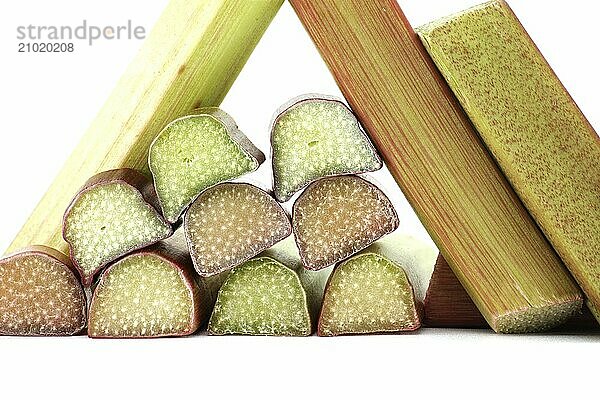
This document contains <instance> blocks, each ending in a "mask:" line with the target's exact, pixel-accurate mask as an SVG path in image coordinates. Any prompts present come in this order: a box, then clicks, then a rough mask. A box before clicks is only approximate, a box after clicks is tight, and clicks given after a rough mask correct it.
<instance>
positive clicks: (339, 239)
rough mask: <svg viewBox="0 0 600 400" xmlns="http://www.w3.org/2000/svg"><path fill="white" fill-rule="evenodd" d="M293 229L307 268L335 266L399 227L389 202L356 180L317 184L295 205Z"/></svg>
mask: <svg viewBox="0 0 600 400" xmlns="http://www.w3.org/2000/svg"><path fill="white" fill-rule="evenodd" d="M292 225H293V228H294V235H295V237H296V243H297V245H298V249H299V250H300V257H301V258H302V262H303V263H304V266H305V267H306V268H307V269H312V270H318V269H321V268H325V267H327V266H329V265H333V264H335V263H337V262H339V261H342V260H344V259H345V258H347V257H349V256H351V255H353V254H354V253H357V252H358V251H360V250H362V249H364V248H365V247H367V246H368V245H370V244H371V243H373V242H374V241H375V240H377V239H379V238H380V237H382V236H383V235H385V234H388V233H390V232H392V231H394V230H395V229H396V228H397V227H398V216H397V215H396V211H395V210H394V207H393V206H392V203H391V202H390V201H389V199H388V198H387V197H386V196H385V194H383V192H382V191H381V190H379V189H378V188H377V187H376V186H375V185H373V184H372V183H369V182H367V181H365V180H364V179H361V178H359V177H357V176H353V175H346V176H338V177H330V178H323V179H320V180H318V181H316V182H313V183H312V184H311V185H310V186H309V187H308V188H306V190H305V191H304V192H303V193H302V194H301V195H300V197H298V200H296V202H295V204H294V207H293V216H292Z"/></svg>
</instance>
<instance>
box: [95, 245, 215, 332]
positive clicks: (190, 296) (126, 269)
mask: <svg viewBox="0 0 600 400" xmlns="http://www.w3.org/2000/svg"><path fill="white" fill-rule="evenodd" d="M189 264H190V263H188V265H185V264H183V263H181V262H178V261H174V260H173V259H171V258H169V257H168V256H165V255H164V254H162V253H160V252H153V251H149V250H143V251H141V252H138V253H134V254H131V255H129V256H126V257H124V258H123V259H121V260H119V261H117V262H116V263H115V264H113V265H111V266H110V267H109V268H107V269H106V271H104V272H103V273H102V276H101V278H100V282H99V284H98V286H97V288H96V289H95V291H94V296H93V298H92V303H91V305H90V317H89V327H88V334H89V336H90V337H100V338H118V337H123V338H134V337H161V336H183V335H189V334H192V333H194V332H195V331H196V330H197V329H198V327H199V325H200V323H201V320H202V315H201V310H202V301H203V300H202V296H204V295H206V294H203V293H200V290H199V288H198V286H197V283H196V282H195V280H194V278H193V275H192V273H191V269H190V268H191V265H189Z"/></svg>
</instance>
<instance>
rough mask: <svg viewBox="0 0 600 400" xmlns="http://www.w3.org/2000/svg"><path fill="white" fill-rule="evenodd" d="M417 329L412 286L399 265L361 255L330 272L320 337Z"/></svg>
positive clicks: (367, 254) (417, 320) (417, 316)
mask: <svg viewBox="0 0 600 400" xmlns="http://www.w3.org/2000/svg"><path fill="white" fill-rule="evenodd" d="M420 326H421V322H420V319H419V314H418V311H417V305H416V302H415V298H414V294H413V289H412V286H411V285H410V282H409V281H408V278H407V276H406V273H405V272H404V270H403V269H402V267H400V266H399V265H397V264H395V263H393V262H392V261H390V260H388V259H387V258H384V257H382V256H380V255H378V254H374V253H364V254H359V255H356V256H354V257H352V258H350V259H348V260H346V261H344V262H342V263H341V264H340V265H339V266H337V267H336V268H335V269H334V270H333V273H332V274H331V276H330V278H329V282H328V283H327V287H326V289H325V297H324V298H323V308H322V310H321V316H320V318H319V329H318V334H319V335H320V336H335V335H343V334H360V333H378V332H402V331H413V330H415V329H418V328H419V327H420Z"/></svg>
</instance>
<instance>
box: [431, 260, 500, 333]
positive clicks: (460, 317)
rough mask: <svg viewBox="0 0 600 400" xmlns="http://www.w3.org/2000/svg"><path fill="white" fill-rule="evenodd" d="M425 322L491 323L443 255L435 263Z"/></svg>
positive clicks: (450, 324) (477, 325)
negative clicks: (486, 320) (484, 316)
mask: <svg viewBox="0 0 600 400" xmlns="http://www.w3.org/2000/svg"><path fill="white" fill-rule="evenodd" d="M423 324H425V325H426V326H431V327H449V328H483V327H487V326H488V324H487V323H486V322H485V318H483V316H482V315H481V313H480V312H479V310H477V306H475V303H473V300H471V298H470V297H469V294H468V293H467V292H466V291H465V289H464V288H463V287H462V285H461V284H460V282H459V281H458V279H456V276H455V275H454V273H453V272H452V270H451V269H450V266H449V265H448V263H447V262H446V260H445V259H444V257H442V255H439V256H438V258H437V261H436V262H435V268H434V270H433V274H432V276H431V281H430V283H429V288H428V289H427V294H426V296H425V301H424V303H423Z"/></svg>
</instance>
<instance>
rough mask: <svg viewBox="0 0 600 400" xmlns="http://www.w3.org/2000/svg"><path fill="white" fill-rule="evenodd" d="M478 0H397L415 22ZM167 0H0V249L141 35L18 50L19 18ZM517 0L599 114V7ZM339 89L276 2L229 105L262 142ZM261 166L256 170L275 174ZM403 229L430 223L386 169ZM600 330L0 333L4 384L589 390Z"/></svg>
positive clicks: (487, 393) (43, 390) (320, 390)
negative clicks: (290, 111) (156, 336)
mask: <svg viewBox="0 0 600 400" xmlns="http://www.w3.org/2000/svg"><path fill="white" fill-rule="evenodd" d="M476 3H477V0H400V4H401V6H402V7H403V9H404V11H405V13H406V14H407V16H408V18H409V20H410V21H411V23H412V24H413V25H414V26H417V25H420V24H422V23H425V22H428V21H429V20H432V19H435V18H437V17H440V16H443V15H445V14H448V13H450V12H454V11H458V10H460V9H462V8H465V7H467V6H470V5H474V4H476ZM165 4H166V1H165V0H161V1H153V2H149V1H141V0H140V1H137V0H136V1H123V0H121V1H119V0H104V1H102V2H100V1H97V2H88V1H86V2H83V1H74V0H72V1H66V0H52V1H47V0H46V1H44V0H37V1H33V0H27V1H23V0H21V1H19V2H10V3H9V2H3V5H2V6H1V7H2V9H1V11H0V60H1V61H0V65H1V71H2V73H1V74H0V104H1V105H2V108H1V110H2V125H1V127H0V184H1V186H0V187H1V189H0V207H1V210H2V211H1V213H2V214H1V216H2V225H1V229H0V253H1V252H2V251H3V249H5V248H6V247H7V246H8V245H9V243H10V241H11V240H12V238H13V236H14V235H15V234H16V232H17V231H18V230H19V228H20V227H21V225H22V223H23V222H24V221H25V219H26V217H27V216H28V215H29V213H30V211H31V210H32V209H33V207H34V206H35V204H36V202H37V201H38V199H39V198H40V197H41V196H42V194H43V192H44V191H45V189H46V188H47V187H48V185H49V184H50V183H51V182H52V179H53V177H54V176H55V175H56V173H57V172H58V170H59V169H60V167H61V165H62V163H63V162H64V161H65V159H66V158H67V156H68V155H69V153H70V152H71V150H72V149H73V148H74V146H75V145H76V143H77V142H78V140H79V138H80V136H81V135H82V134H83V132H84V131H85V129H86V128H87V126H88V125H89V123H90V122H91V120H92V118H93V117H94V115H95V113H96V112H97V111H98V110H99V109H100V107H101V105H102V104H103V102H104V100H105V99H106V98H107V96H108V95H109V93H110V91H111V89H112V88H113V86H114V84H115V83H116V81H117V79H118V77H119V76H120V75H121V73H122V72H123V71H124V69H125V68H126V66H127V64H128V63H129V61H130V60H131V59H132V58H133V56H134V55H135V53H136V51H137V49H138V48H139V47H140V45H141V42H140V41H136V40H133V41H127V40H121V41H97V42H96V43H95V44H94V45H93V46H91V47H90V46H88V45H87V44H85V43H84V42H76V51H75V52H74V53H73V54H19V53H17V39H16V27H17V26H19V25H29V24H34V25H61V24H68V25H71V26H75V25H78V24H80V23H81V21H82V20H83V19H84V18H85V19H87V20H88V22H89V23H91V24H95V25H99V26H102V25H120V24H123V23H126V21H127V20H128V19H131V20H132V21H133V23H134V24H135V25H142V26H144V27H146V29H147V30H149V29H150V28H151V27H152V25H153V23H154V22H155V21H156V19H157V18H158V16H159V14H160V12H161V10H162V8H163V7H164V5H165ZM510 4H511V6H512V7H513V9H514V10H515V12H516V13H517V15H518V16H519V18H520V19H521V21H522V22H523V24H524V25H525V27H526V29H527V30H528V31H529V33H530V34H531V36H532V37H533V39H534V40H535V41H536V43H537V44H538V46H539V47H540V49H541V51H542V52H543V53H544V55H545V56H546V58H547V59H548V60H549V61H550V64H551V65H552V66H553V67H554V69H555V71H556V73H557V74H558V76H559V77H560V78H561V80H562V81H563V83H564V84H565V85H566V86H567V88H568V89H569V90H570V92H571V94H572V96H573V97H574V98H575V100H576V101H577V103H578V104H579V106H580V107H581V108H582V110H583V112H584V113H585V114H586V116H587V117H588V119H589V120H590V122H591V123H592V125H594V126H595V127H596V128H600V107H599V104H600V103H599V94H598V93H599V91H600V78H599V77H598V75H597V72H598V68H599V64H598V57H599V56H598V49H599V45H598V38H600V28H599V27H598V19H599V18H600V7H599V6H598V5H597V2H594V1H582V0H580V1H575V0H570V1H562V2H558V1H547V0H546V1H544V0H537V1H533V0H512V1H511V2H510ZM307 92H320V93H325V94H333V95H339V91H338V89H337V87H336V86H335V83H334V81H333V79H332V78H331V76H330V74H329V72H328V70H327V68H326V67H325V65H324V64H323V63H322V61H321V59H320V58H319V55H318V53H317V51H316V49H315V48H314V46H313V44H312V42H311V41H310V39H309V38H308V36H307V34H306V33H305V32H304V30H303V28H302V26H301V25H300V23H299V22H298V20H297V18H296V17H295V15H294V13H293V11H292V10H291V7H290V6H289V5H288V4H284V6H283V8H282V10H281V11H280V12H279V14H278V15H277V17H276V19H275V20H274V22H273V24H272V25H271V27H270V28H269V30H268V31H267V33H266V35H265V36H264V38H263V40H262V41H261V42H260V44H259V46H258V47H257V49H256V50H255V52H254V53H253V55H252V57H251V59H250V60H249V62H248V64H247V66H246V67H245V68H244V70H243V71H242V74H241V75H240V77H239V79H238V80H237V81H236V83H235V84H234V86H233V88H232V90H231V91H230V93H229V95H228V96H227V98H226V99H225V101H224V103H223V104H222V108H223V109H224V110H225V111H227V112H229V113H230V114H231V115H232V116H233V117H234V119H236V121H237V122H238V124H239V126H240V128H241V129H242V130H243V131H244V132H245V133H246V134H247V135H248V136H249V137H250V138H251V139H252V140H253V141H254V142H255V143H256V144H257V145H258V146H259V147H260V148H261V149H262V150H263V151H264V152H268V130H267V128H268V124H269V122H270V119H271V117H272V113H273V111H274V110H275V109H276V108H277V107H278V106H279V105H280V104H281V103H283V102H285V101H286V100H288V99H289V98H291V97H294V96H296V95H299V94H302V93H307ZM267 175H268V168H263V172H261V174H259V177H260V178H262V179H263V180H264V183H266V184H268V183H269V180H268V177H267ZM376 178H377V179H378V180H379V181H380V182H381V183H383V184H384V186H385V189H387V191H388V192H389V193H390V195H391V196H392V198H393V200H394V202H395V203H396V206H397V208H398V212H399V215H400V220H401V228H400V229H402V230H404V231H406V232H410V233H412V234H414V235H418V236H420V237H423V238H427V235H426V233H425V231H424V230H423V228H422V227H421V226H420V224H419V223H418V220H417V218H416V217H415V216H414V214H413V213H412V210H411V209H410V207H409V206H408V205H407V204H406V201H405V200H404V198H403V197H402V195H401V193H400V191H399V190H398V188H397V186H395V184H394V183H393V180H391V178H390V177H389V174H388V173H387V172H386V171H382V172H380V173H378V174H376ZM598 342H599V340H598V337H594V336H585V335H553V336H549V335H521V336H500V335H495V334H492V333H490V332H488V331H460V330H450V331H448V330H431V329H430V330H421V331H420V332H418V333H417V334H410V335H395V336H366V337H340V338H335V339H331V338H317V337H310V338H260V337H252V338H250V337H241V338H240V337H214V338H213V337H206V336H197V337H192V338H187V339H161V340H129V341H115V340H105V341H102V340H94V341H92V340H88V339H86V338H84V337H79V338H8V337H0V399H16V398H28V397H30V396H31V397H34V396H35V397H40V398H56V396H57V395H59V394H60V395H61V397H63V398H75V397H79V396H83V397H85V398H100V397H102V398H110V397H115V398H124V397H125V396H126V395H128V394H129V395H130V396H135V398H138V397H141V396H142V395H144V394H147V395H150V396H152V397H162V398H169V399H172V398H177V397H179V396H183V395H184V394H185V395H187V396H190V397H189V398H190V399H192V398H203V397H209V396H219V397H224V398H230V397H239V398H271V397H273V398H275V397H277V398H284V399H285V398H311V397H312V398H316V399H320V398H324V397H325V396H327V397H329V398H342V397H346V398H353V397H361V398H369V399H371V398H381V397H384V396H385V397H389V398H404V397H409V396H411V397H412V396H419V397H420V398H426V399H429V398H433V397H434V395H435V396H436V397H437V396H449V397H451V398H453V397H459V398H469V397H477V398H479V397H492V398H496V397H497V398H522V397H524V396H525V394H526V392H527V393H529V394H530V395H534V396H535V398H541V397H542V396H544V397H545V398H554V397H566V396H568V397H569V398H576V397H582V398H583V396H585V398H598V392H597V390H596V391H594V390H592V386H593V385H594V384H595V383H596V382H595V381H596V379H597V376H598V372H597V371H598V369H597V363H598V356H599V355H600V343H598Z"/></svg>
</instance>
